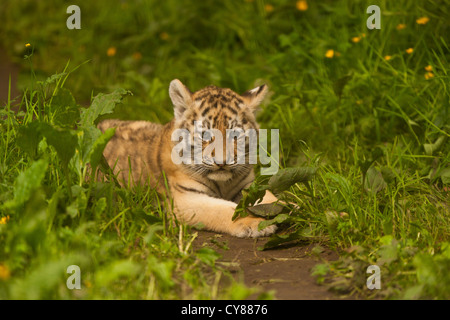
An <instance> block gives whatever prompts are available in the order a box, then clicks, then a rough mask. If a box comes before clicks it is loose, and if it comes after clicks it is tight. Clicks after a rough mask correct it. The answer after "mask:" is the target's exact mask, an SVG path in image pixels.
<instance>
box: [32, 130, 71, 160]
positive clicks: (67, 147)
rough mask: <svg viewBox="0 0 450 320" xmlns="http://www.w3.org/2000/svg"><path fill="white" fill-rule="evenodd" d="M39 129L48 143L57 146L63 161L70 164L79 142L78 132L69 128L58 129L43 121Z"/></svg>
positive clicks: (57, 151)
mask: <svg viewBox="0 0 450 320" xmlns="http://www.w3.org/2000/svg"><path fill="white" fill-rule="evenodd" d="M39 131H40V132H41V134H42V135H43V136H44V137H45V139H46V140H47V143H48V144H49V145H51V146H52V147H53V148H55V150H56V153H57V154H58V157H59V159H60V160H61V161H62V163H63V164H65V165H68V164H69V161H70V159H71V158H72V157H73V155H74V154H75V148H76V146H77V144H78V139H77V136H76V134H75V133H73V132H72V131H70V130H68V129H57V128H54V127H52V126H51V125H49V124H47V123H43V122H41V123H40V124H39Z"/></svg>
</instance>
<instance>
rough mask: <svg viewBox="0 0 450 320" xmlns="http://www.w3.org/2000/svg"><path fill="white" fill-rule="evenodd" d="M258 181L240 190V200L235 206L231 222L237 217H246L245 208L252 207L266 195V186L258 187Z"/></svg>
mask: <svg viewBox="0 0 450 320" xmlns="http://www.w3.org/2000/svg"><path fill="white" fill-rule="evenodd" d="M258 184H259V181H258V180H255V181H253V183H252V184H251V185H250V186H249V187H248V188H247V189H244V190H242V191H241V192H242V198H241V200H240V201H239V203H238V205H237V206H236V210H235V211H234V214H233V217H232V220H233V221H234V220H235V219H236V218H238V217H246V216H248V214H249V213H248V211H247V210H246V208H248V207H250V206H252V205H253V204H255V203H256V202H257V201H261V200H262V198H263V197H264V195H265V194H266V189H267V186H259V185H258Z"/></svg>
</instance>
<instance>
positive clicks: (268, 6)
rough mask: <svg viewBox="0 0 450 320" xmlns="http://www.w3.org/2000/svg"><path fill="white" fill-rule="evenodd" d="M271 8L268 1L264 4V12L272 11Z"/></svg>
mask: <svg viewBox="0 0 450 320" xmlns="http://www.w3.org/2000/svg"><path fill="white" fill-rule="evenodd" d="M273 9H274V8H273V5H271V4H269V3H268V4H266V5H265V6H264V10H266V12H272V11H273Z"/></svg>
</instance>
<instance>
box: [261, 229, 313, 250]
mask: <svg viewBox="0 0 450 320" xmlns="http://www.w3.org/2000/svg"><path fill="white" fill-rule="evenodd" d="M305 238H306V237H305V235H304V234H303V230H298V231H296V232H292V233H289V234H274V235H272V236H271V237H270V239H269V240H268V241H267V242H266V243H265V244H264V246H263V247H259V248H258V250H267V249H271V248H275V247H278V246H280V245H283V244H287V243H289V242H293V241H300V240H303V239H305Z"/></svg>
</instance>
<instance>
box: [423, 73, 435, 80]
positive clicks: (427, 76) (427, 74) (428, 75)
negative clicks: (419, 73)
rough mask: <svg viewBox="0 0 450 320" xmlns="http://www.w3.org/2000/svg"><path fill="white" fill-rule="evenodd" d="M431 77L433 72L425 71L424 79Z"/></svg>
mask: <svg viewBox="0 0 450 320" xmlns="http://www.w3.org/2000/svg"><path fill="white" fill-rule="evenodd" d="M433 77H434V74H433V73H432V72H427V73H425V79H426V80H428V79H431V78H433Z"/></svg>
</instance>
